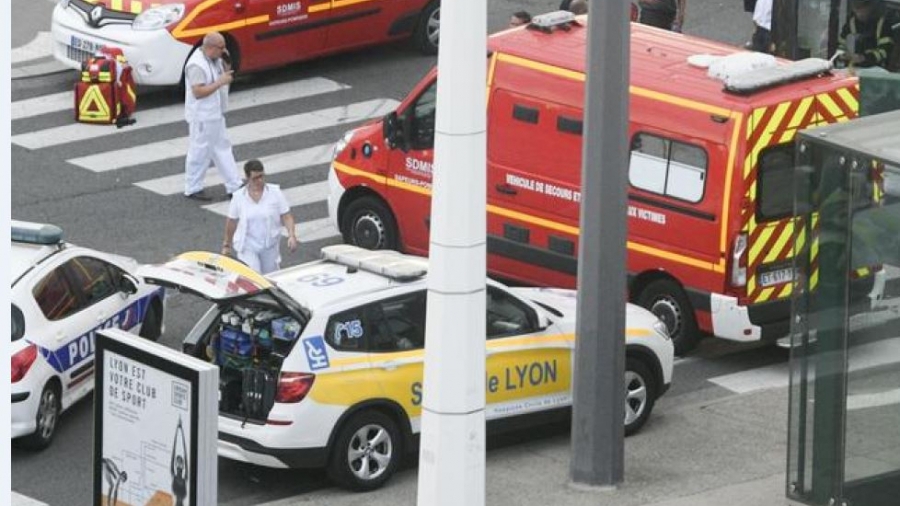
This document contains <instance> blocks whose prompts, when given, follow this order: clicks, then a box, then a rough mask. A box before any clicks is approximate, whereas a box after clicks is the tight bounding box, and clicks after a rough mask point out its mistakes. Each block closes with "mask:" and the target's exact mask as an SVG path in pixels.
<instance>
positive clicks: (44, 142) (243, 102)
mask: <svg viewBox="0 0 900 506" xmlns="http://www.w3.org/2000/svg"><path fill="white" fill-rule="evenodd" d="M348 88H350V87H349V86H347V85H346V84H341V83H338V82H335V81H332V80H331V79H325V78H323V77H314V78H310V79H304V80H302V81H294V82H289V83H283V84H276V85H271V86H265V87H262V88H254V89H252V90H251V89H248V90H245V91H236V92H235V93H234V94H233V95H231V96H230V97H229V101H228V110H229V111H236V110H240V109H247V108H250V107H256V106H259V105H267V104H274V103H277V102H282V101H286V100H293V99H297V98H306V97H313V96H317V95H324V94H326V93H334V92H336V91H341V90H345V89H348ZM58 95H59V94H57V95H51V96H50V97H51V98H52V99H53V104H54V105H53V107H57V106H60V105H63V101H62V100H61V99H59V98H58ZM62 95H65V97H66V98H65V105H64V107H62V109H64V110H65V109H70V110H71V109H72V108H73V107H74V100H75V99H74V93H72V92H69V93H64V94H62ZM40 98H41V97H38V99H29V100H26V101H23V102H29V103H28V106H32V107H33V106H35V105H36V106H37V107H40V101H39V99H40ZM35 102H37V104H35ZM17 104H18V102H14V103H13V104H12V105H13V108H14V109H13V119H17V116H16V114H17V113H18V114H20V116H19V117H24V116H21V114H23V113H24V111H27V108H25V107H20V108H16V105H17ZM48 107H49V106H45V107H44V108H43V112H42V113H41V114H43V113H46V112H52V110H48ZM54 110H55V109H54ZM134 118H135V119H136V120H137V122H136V123H135V124H134V125H131V126H129V127H127V128H115V127H114V126H113V125H89V124H85V123H72V124H68V125H63V126H58V127H54V128H47V129H45V130H38V131H35V132H28V133H24V134H19V135H14V136H13V137H12V143H13V144H17V145H19V146H22V147H24V148H28V149H41V148H46V147H50V146H57V145H60V144H66V143H69V142H76V141H82V140H88V139H95V138H97V137H98V136H103V137H109V136H111V135H117V134H125V133H129V132H134V131H135V130H142V129H144V128H150V127H155V126H159V125H165V124H167V123H176V122H178V123H179V125H178V128H179V129H180V130H179V132H181V133H185V132H187V123H185V121H184V104H182V103H178V104H173V105H167V106H165V107H158V108H156V109H147V110H146V111H142V110H140V108H139V109H138V111H137V112H136V113H135V115H134Z"/></svg>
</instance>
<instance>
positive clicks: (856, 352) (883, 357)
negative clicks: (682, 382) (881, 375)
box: [709, 338, 900, 394]
mask: <svg viewBox="0 0 900 506" xmlns="http://www.w3.org/2000/svg"><path fill="white" fill-rule="evenodd" d="M897 357H900V338H891V339H885V340H883V341H877V342H874V343H867V344H863V345H860V346H853V347H851V348H850V359H849V360H848V364H849V365H850V372H855V371H861V370H865V369H870V368H873V367H879V366H884V365H888V364H896V363H897V362H898V360H897ZM709 381H711V382H713V383H715V384H717V385H719V386H720V387H723V388H726V389H728V390H731V391H732V392H735V393H738V394H746V393H749V392H755V391H757V390H763V389H768V388H777V387H785V386H787V385H788V383H789V381H790V371H789V367H788V364H787V363H780V364H773V365H769V366H765V367H758V368H756V369H749V370H747V371H741V372H736V373H732V374H726V375H723V376H716V377H712V378H709Z"/></svg>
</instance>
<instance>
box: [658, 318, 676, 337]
mask: <svg viewBox="0 0 900 506" xmlns="http://www.w3.org/2000/svg"><path fill="white" fill-rule="evenodd" d="M653 330H655V331H656V333H657V334H659V335H661V336H663V337H665V338H666V339H672V337H671V336H670V335H669V327H666V324H665V323H664V322H663V321H662V320H656V321H655V322H653Z"/></svg>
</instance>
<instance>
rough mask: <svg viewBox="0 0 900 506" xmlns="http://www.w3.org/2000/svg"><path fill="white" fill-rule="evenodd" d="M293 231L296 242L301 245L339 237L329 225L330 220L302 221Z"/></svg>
mask: <svg viewBox="0 0 900 506" xmlns="http://www.w3.org/2000/svg"><path fill="white" fill-rule="evenodd" d="M294 230H295V231H296V233H297V240H298V241H299V242H301V243H307V242H312V241H318V240H319V239H329V238H331V237H337V236H339V235H340V233H338V231H337V230H336V229H335V228H334V226H333V225H332V224H331V219H330V218H321V219H318V220H309V221H304V222H302V223H299V224H297V225H295V226H294Z"/></svg>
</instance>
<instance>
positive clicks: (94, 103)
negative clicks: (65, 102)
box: [75, 46, 137, 128]
mask: <svg viewBox="0 0 900 506" xmlns="http://www.w3.org/2000/svg"><path fill="white" fill-rule="evenodd" d="M136 103H137V93H136V88H135V85H134V79H133V78H132V76H131V66H130V65H128V61H127V60H126V59H125V55H124V54H123V53H122V50H121V49H119V48H111V47H107V46H103V47H102V48H101V49H100V52H99V53H98V54H97V55H95V56H93V57H91V58H88V59H87V60H85V61H84V62H82V63H81V79H80V80H79V81H78V82H76V83H75V121H80V122H82V123H98V124H112V123H115V124H116V126H118V127H120V128H121V127H123V126H125V125H130V124H132V123H134V119H132V118H131V116H132V114H134V109H135V105H136Z"/></svg>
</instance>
